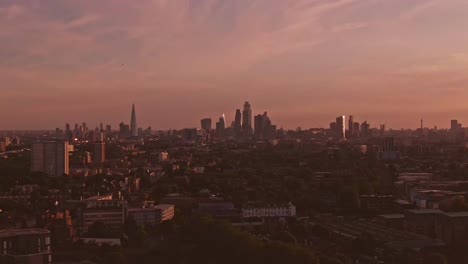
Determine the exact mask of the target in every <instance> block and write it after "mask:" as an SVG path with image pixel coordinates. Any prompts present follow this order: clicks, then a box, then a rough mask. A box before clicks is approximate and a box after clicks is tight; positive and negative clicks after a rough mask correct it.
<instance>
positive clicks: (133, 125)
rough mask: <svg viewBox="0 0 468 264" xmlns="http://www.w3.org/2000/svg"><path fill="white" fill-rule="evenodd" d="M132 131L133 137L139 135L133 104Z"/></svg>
mask: <svg viewBox="0 0 468 264" xmlns="http://www.w3.org/2000/svg"><path fill="white" fill-rule="evenodd" d="M130 132H131V134H132V137H138V129H137V121H136V113H135V105H132V117H131V120H130Z"/></svg>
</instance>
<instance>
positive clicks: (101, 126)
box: [99, 122, 104, 131]
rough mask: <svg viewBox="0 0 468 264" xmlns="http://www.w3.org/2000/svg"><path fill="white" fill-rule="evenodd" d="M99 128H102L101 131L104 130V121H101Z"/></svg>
mask: <svg viewBox="0 0 468 264" xmlns="http://www.w3.org/2000/svg"><path fill="white" fill-rule="evenodd" d="M99 129H100V130H101V131H104V124H103V123H102V122H101V124H100V125H99Z"/></svg>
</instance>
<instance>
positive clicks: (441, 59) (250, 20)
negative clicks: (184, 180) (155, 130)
mask: <svg viewBox="0 0 468 264" xmlns="http://www.w3.org/2000/svg"><path fill="white" fill-rule="evenodd" d="M12 3H14V4H5V3H2V4H1V5H0V43H2V44H1V45H2V47H1V49H0V79H1V80H2V85H3V86H2V87H7V88H6V89H4V90H7V94H8V96H9V98H13V97H15V96H26V95H28V96H32V97H34V96H37V97H38V98H43V97H44V94H54V95H55V96H56V97H60V96H63V97H64V98H66V97H67V94H74V95H75V96H77V97H80V98H84V96H82V94H95V95H96V96H107V95H109V94H112V95H113V96H112V101H113V102H118V101H119V100H120V101H121V102H124V101H126V100H129V97H132V96H137V95H145V96H142V99H141V100H142V101H143V102H146V104H147V105H153V104H154V102H157V105H158V106H160V107H165V109H168V108H174V107H173V105H174V104H176V103H177V102H179V101H178V100H181V98H183V99H184V100H186V101H189V100H188V98H190V99H191V100H192V101H193V102H185V104H189V103H190V104H197V107H199V108H200V109H201V110H200V111H208V109H207V108H204V107H205V105H210V102H212V101H216V100H221V101H222V102H223V103H219V106H217V108H216V109H211V110H210V111H219V112H225V111H228V110H229V109H222V107H225V106H226V105H229V104H230V103H232V102H231V101H233V100H245V99H249V98H246V97H255V98H251V100H252V101H254V100H255V99H256V100H257V101H261V102H262V103H263V104H264V105H269V104H271V105H273V104H274V105H278V104H281V105H282V106H281V107H283V108H284V109H287V108H288V107H289V108H291V107H293V105H295V104H299V105H300V106H297V108H298V109H304V108H307V109H309V111H311V112H314V111H315V112H316V111H318V113H325V114H326V113H330V111H331V112H333V111H336V110H335V109H336V105H321V103H323V101H324V100H320V99H316V98H336V97H337V95H342V94H346V93H347V92H349V93H350V94H351V95H352V94H353V93H351V92H350V91H352V92H356V91H358V92H360V93H361V94H363V96H361V97H362V98H363V99H362V100H365V101H366V102H367V101H371V102H372V101H373V99H375V98H379V99H380V98H384V96H386V95H388V93H386V92H385V91H387V90H385V87H387V86H388V85H390V84H391V85H392V89H397V88H395V87H399V88H398V89H401V90H404V89H417V87H419V86H421V87H429V86H430V85H429V84H428V83H429V80H431V81H432V80H435V79H437V78H439V79H440V82H438V84H440V86H443V85H447V86H450V87H451V88H452V89H458V88H459V87H463V85H465V84H466V83H465V81H464V80H461V79H457V78H455V77H454V76H456V75H457V74H460V73H463V72H466V70H465V69H466V68H468V67H467V66H468V65H467V61H466V58H465V57H466V55H465V54H466V53H467V52H468V50H466V47H464V46H463V43H466V42H467V41H468V37H467V35H466V34H464V33H465V31H466V26H467V25H468V16H466V14H463V7H466V2H465V4H464V3H463V1H460V0H453V1H443V0H415V1H407V0H392V1H375V0H333V1H331V0H279V1H273V0H253V1H251V0H235V1H230V0H139V1H137V2H135V1H127V0H100V1H69V0H64V1H52V0H41V1H24V2H12ZM465 10H466V9H465ZM449 14H450V15H449ZM423 18H424V19H426V20H425V21H422V19H423ZM430 18H434V19H437V21H436V22H434V24H435V25H436V26H437V27H428V26H427V25H426V23H424V22H427V21H431V20H430ZM447 28H450V30H447ZM441 36H443V37H441ZM421 75H424V77H425V79H423V78H421ZM444 76H445V77H447V78H443V77H444ZM444 82H445V83H444ZM408 83H411V87H410V86H409V84H408ZM375 87H379V88H380V89H381V90H379V92H375V91H374V90H373V89H375ZM414 87H416V88H414ZM430 87H432V86H430ZM431 89H436V88H431ZM382 91H383V92H382ZM186 94H189V95H190V96H186ZM227 94H228V95H229V96H227ZM304 94H306V95H310V96H309V97H307V96H301V95H304ZM158 95H159V97H158ZM272 95H274V96H275V97H276V98H273V96H272ZM214 96H219V97H221V98H213V97H214ZM466 96H468V93H466ZM306 97H307V98H306ZM338 97H339V96H338ZM28 98H30V97H28ZM278 98H280V99H281V100H280V101H281V102H278V101H279V99H278ZM311 98H312V99H311ZM457 98H462V97H460V96H458V97H457ZM457 98H455V99H457ZM109 100H110V99H109ZM133 100H135V99H133ZM310 100H316V101H314V102H310ZM10 101H11V100H6V102H4V104H1V105H0V119H5V118H6V117H5V116H2V113H4V112H5V111H1V110H2V109H1V107H5V108H11V107H13V108H14V107H15V105H14V104H12V103H10ZM41 101H43V100H42V99H41V100H38V102H37V104H38V105H39V104H40V103H41ZM28 103H31V104H32V103H33V100H28ZM116 104H117V103H116ZM314 105H320V107H317V108H314ZM339 106H340V107H342V108H348V109H349V108H352V107H353V106H352V105H349V100H348V101H347V100H344V102H340V103H339ZM48 107H50V109H52V107H53V106H48ZM386 107H390V106H386ZM444 107H445V106H444ZM86 111H87V109H83V113H85V112H86ZM343 111H346V110H345V109H343ZM182 112H183V111H182V110H181V111H179V110H174V113H173V114H174V115H175V116H176V117H178V118H175V119H171V120H164V122H163V124H162V126H164V127H168V126H172V127H176V126H177V125H176V124H175V122H176V121H174V120H180V123H186V122H189V121H190V120H196V119H197V118H198V114H199V113H197V112H196V111H194V112H193V114H192V115H190V116H189V115H185V114H183V113H182ZM50 113H57V111H55V112H54V111H52V110H51V111H50ZM76 113H79V111H77V112H76ZM203 113H205V112H203ZM29 114H33V113H29ZM108 114H109V115H112V113H111V112H110V111H109V112H108ZM334 114H335V113H333V114H332V115H334ZM64 115H65V114H64ZM159 117H160V118H163V117H162V116H159ZM63 118H65V116H63ZM155 118H157V117H155ZM289 118H291V117H290V116H287V118H286V116H285V117H284V120H288V119H289ZM301 118H303V120H304V123H307V122H313V120H310V119H307V118H304V117H300V118H297V119H301ZM25 119H28V116H27V115H26V113H25V114H24V115H23V116H22V118H18V120H25ZM163 119H164V118H163ZM292 119H294V118H292ZM284 120H283V122H282V123H283V124H285V123H287V121H284ZM294 120H296V119H294ZM14 122H16V121H14V120H13V121H10V124H14ZM18 122H19V121H18ZM177 122H179V121H177Z"/></svg>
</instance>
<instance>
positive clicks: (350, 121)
mask: <svg viewBox="0 0 468 264" xmlns="http://www.w3.org/2000/svg"><path fill="white" fill-rule="evenodd" d="M348 131H349V135H350V136H354V117H353V115H350V116H349V118H348Z"/></svg>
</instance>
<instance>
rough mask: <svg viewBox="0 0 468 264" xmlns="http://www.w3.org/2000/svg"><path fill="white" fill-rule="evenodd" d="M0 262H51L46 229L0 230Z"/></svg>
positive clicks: (42, 263) (37, 263)
mask: <svg viewBox="0 0 468 264" xmlns="http://www.w3.org/2000/svg"><path fill="white" fill-rule="evenodd" d="M0 263H13V264H14V263H21V264H45V263H52V253H51V249H50V231H49V230H47V229H40V228H32V229H11V230H10V229H7V230H0Z"/></svg>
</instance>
